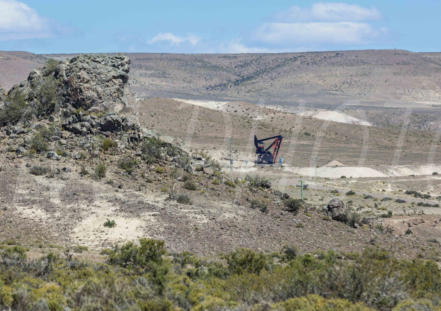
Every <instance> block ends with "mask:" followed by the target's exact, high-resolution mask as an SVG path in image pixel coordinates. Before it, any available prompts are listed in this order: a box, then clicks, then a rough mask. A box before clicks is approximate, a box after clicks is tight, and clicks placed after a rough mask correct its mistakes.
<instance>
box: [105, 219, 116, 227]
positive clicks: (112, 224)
mask: <svg viewBox="0 0 441 311" xmlns="http://www.w3.org/2000/svg"><path fill="white" fill-rule="evenodd" d="M115 226H116V222H115V220H113V219H112V220H110V219H107V220H106V222H105V223H104V227H107V228H113V227H115Z"/></svg>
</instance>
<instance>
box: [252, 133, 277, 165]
mask: <svg viewBox="0 0 441 311" xmlns="http://www.w3.org/2000/svg"><path fill="white" fill-rule="evenodd" d="M271 139H273V142H272V143H271V144H270V145H269V146H268V147H266V148H265V146H264V142H265V141H267V140H271ZM282 140H283V136H281V135H278V136H273V137H267V138H263V139H257V137H256V135H254V145H255V146H256V154H257V160H256V164H275V163H276V161H277V156H278V155H279V149H280V145H281V144H282ZM271 148H273V150H272V152H271V151H270V149H271Z"/></svg>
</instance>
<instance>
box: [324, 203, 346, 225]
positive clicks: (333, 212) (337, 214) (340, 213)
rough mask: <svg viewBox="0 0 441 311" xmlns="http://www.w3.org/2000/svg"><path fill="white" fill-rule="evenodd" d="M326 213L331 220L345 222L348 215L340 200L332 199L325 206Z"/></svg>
mask: <svg viewBox="0 0 441 311" xmlns="http://www.w3.org/2000/svg"><path fill="white" fill-rule="evenodd" d="M327 213H328V215H330V216H331V218H332V219H333V220H337V221H342V222H347V220H348V215H347V211H346V207H345V204H344V203H343V201H342V200H339V199H332V200H331V201H329V203H328V206H327Z"/></svg>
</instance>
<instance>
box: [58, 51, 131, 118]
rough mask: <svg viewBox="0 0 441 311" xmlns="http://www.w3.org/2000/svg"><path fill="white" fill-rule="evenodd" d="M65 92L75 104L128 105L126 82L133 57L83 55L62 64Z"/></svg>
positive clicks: (100, 107)
mask: <svg viewBox="0 0 441 311" xmlns="http://www.w3.org/2000/svg"><path fill="white" fill-rule="evenodd" d="M60 69H61V70H60V71H61V76H62V77H63V79H64V82H65V83H66V95H67V98H69V103H71V104H72V105H73V106H74V107H75V108H83V109H84V110H89V109H91V108H92V107H93V108H94V110H99V111H119V110H120V109H122V108H123V107H125V106H126V100H125V92H126V91H125V86H126V84H127V82H128V79H129V75H128V74H129V70H130V60H129V58H128V57H126V56H104V55H80V56H77V57H74V58H72V59H71V60H70V61H69V62H68V63H66V64H65V66H62V67H60Z"/></svg>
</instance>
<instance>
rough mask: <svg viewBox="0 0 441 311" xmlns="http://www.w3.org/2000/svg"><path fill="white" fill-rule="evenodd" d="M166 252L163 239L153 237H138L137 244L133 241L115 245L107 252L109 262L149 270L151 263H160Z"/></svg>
mask: <svg viewBox="0 0 441 311" xmlns="http://www.w3.org/2000/svg"><path fill="white" fill-rule="evenodd" d="M165 254H167V251H166V249H165V243H164V241H159V240H153V239H144V238H142V239H139V246H137V245H135V244H134V243H133V242H128V243H126V244H124V245H123V246H122V247H121V248H118V247H116V248H115V249H114V250H113V251H112V252H111V253H110V254H109V263H111V264H116V265H119V266H121V267H126V268H136V269H141V270H144V271H146V270H149V269H150V268H151V265H152V263H154V264H161V263H162V262H163V256H164V255H165Z"/></svg>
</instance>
